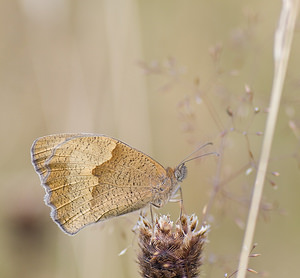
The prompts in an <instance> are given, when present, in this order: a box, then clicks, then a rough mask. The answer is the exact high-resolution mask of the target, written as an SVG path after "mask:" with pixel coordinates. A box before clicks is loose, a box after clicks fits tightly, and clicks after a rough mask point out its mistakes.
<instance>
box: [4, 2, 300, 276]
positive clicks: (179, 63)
mask: <svg viewBox="0 0 300 278" xmlns="http://www.w3.org/2000/svg"><path fill="white" fill-rule="evenodd" d="M280 9H281V1H272V4H271V5H270V1H261V0H260V1H258V0H252V1H238V0H228V1H216V0H212V1H203V0H200V1H199V0H197V1H188V2H187V1H177V0H173V1H158V0H152V1H130V0H123V1H118V0H115V1H109V0H107V1H102V0H99V1H91V0H86V1H77V0H73V1H67V0H51V1H50V0H19V1H17V0H15V1H5V0H0V21H1V23H0V59H1V62H0V71H1V73H0V108H1V109H0V123H1V137H0V140H1V144H0V147H1V160H0V162H1V168H0V171H1V185H0V204H1V205H0V206H1V209H0V276H1V277H8V278H12V277H24V278H26V277H31V278H34V277H39V278H47V277H58V278H59V277H90V278H92V277H124V278H125V277H140V276H139V274H138V266H137V264H136V254H137V252H138V247H137V236H136V235H135V234H134V233H133V232H132V228H133V227H134V225H135V224H136V221H137V219H138V215H139V213H133V214H130V215H126V216H122V217H119V218H115V219H112V220H110V221H106V222H104V223H100V224H97V225H93V226H89V227H87V228H85V229H84V230H82V231H81V232H80V233H79V234H77V235H76V236H72V237H71V236H67V235H66V234H64V233H63V232H62V231H61V230H60V229H59V228H58V227H57V225H56V224H54V223H53V222H52V220H51V218H50V216H49V213H50V208H49V207H47V206H45V204H44V201H43V197H44V189H43V188H42V187H41V186H40V180H39V178H38V176H37V174H36V173H35V171H34V169H33V167H32V165H31V161H30V147H31V144H32V142H33V141H34V140H35V139H36V138H37V137H40V136H43V135H47V134H53V133H60V132H90V133H98V134H106V135H109V136H113V137H116V138H119V139H121V140H123V141H124V142H126V143H128V144H129V145H131V146H134V147H135V148H137V149H140V150H142V151H143V152H145V153H147V154H149V155H150V156H152V157H153V158H155V159H156V160H157V161H159V162H160V163H161V164H163V165H165V166H172V167H173V166H176V165H177V164H178V163H179V162H180V161H181V160H183V159H184V158H185V157H186V156H187V155H188V154H190V153H191V152H192V151H193V150H194V149H195V148H197V147H199V146H200V145H201V144H203V143H206V142H209V141H210V142H213V143H214V145H213V146H210V147H207V149H206V150H203V152H209V151H217V152H219V153H220V154H221V156H220V157H219V158H216V157H214V156H210V157H204V158H201V159H198V160H197V161H193V162H190V163H189V164H188V170H189V175H188V178H187V179H186V180H185V181H184V183H183V185H182V189H183V197H184V205H185V210H186V212H187V214H192V213H196V214H197V215H198V217H199V221H200V222H201V220H202V219H203V212H202V211H203V208H204V206H205V205H207V208H208V211H207V214H206V215H205V216H206V219H207V221H208V223H209V224H210V225H211V232H210V234H209V243H208V244H207V246H206V248H205V254H204V265H203V268H202V275H203V277H204V276H205V277H223V276H224V274H225V273H228V274H230V273H232V272H234V271H235V270H236V268H237V265H238V257H239V253H240V250H241V244H242V240H243V235H244V228H245V222H246V219H247V212H248V207H249V201H250V197H251V192H252V188H253V182H254V179H255V175H256V170H255V169H256V166H257V162H258V160H259V154H260V151H261V143H262V139H263V136H261V135H262V134H263V132H264V126H265V121H266V117H267V108H268V103H269V95H270V90H271V86H272V77H273V37H274V32H275V30H276V27H277V22H278V17H279V14H280ZM299 27H300V25H299V20H298V24H297V29H296V33H295V38H294V43H293V49H292V52H291V58H290V64H289V68H288V73H287V80H286V83H285V88H284V95H283V100H282V106H281V110H280V114H279V118H278V124H277V129H276V134H275V138H274V145H273V148H272V156H271V160H270V165H269V172H268V175H267V180H266V184H265V190H264V197H263V202H262V205H261V212H260V216H259V219H258V222H257V228H256V234H255V242H256V243H257V244H258V246H257V247H256V248H255V250H254V251H253V253H260V254H262V255H261V256H260V257H257V258H251V259H250V264H249V267H250V268H252V269H255V270H256V271H258V272H259V275H260V276H259V277H296V276H298V273H299V267H298V263H299V261H300V252H299V250H300V240H299V234H300V217H299V212H300V202H299V194H300V189H299V180H300V179H299V178H300V174H299V165H300V163H299V162H300V159H299V157H300V156H299V155H300V153H299V142H300V141H299V139H300V130H299V128H300V114H299V111H300V110H299V100H300V99H299V93H298V92H299V87H300V76H299V64H300V63H299V62H300V60H299V54H300V53H299V51H300V47H299V44H300V41H299V39H300V38H299ZM279 174H280V175H279ZM157 213H159V214H161V213H170V214H171V218H172V219H173V220H174V221H176V219H177V218H178V215H179V207H178V204H176V203H171V204H168V205H167V206H166V207H164V208H163V209H161V210H158V211H157ZM125 248H127V252H126V253H125V254H124V255H122V256H118V254H119V253H120V252H121V251H122V250H124V249H125ZM252 275H254V274H249V277H250V276H252ZM253 277H254V276H253Z"/></svg>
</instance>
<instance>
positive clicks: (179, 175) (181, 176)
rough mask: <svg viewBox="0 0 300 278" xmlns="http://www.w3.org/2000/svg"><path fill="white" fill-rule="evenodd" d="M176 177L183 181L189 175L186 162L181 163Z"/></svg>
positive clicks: (176, 171)
mask: <svg viewBox="0 0 300 278" xmlns="http://www.w3.org/2000/svg"><path fill="white" fill-rule="evenodd" d="M174 175H175V178H176V180H177V181H179V182H181V181H183V180H184V179H185V177H186V175H187V168H186V166H185V164H184V163H183V164H180V165H179V166H178V167H177V168H176V170H175V173H174Z"/></svg>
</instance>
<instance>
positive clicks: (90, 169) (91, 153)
mask: <svg viewBox="0 0 300 278" xmlns="http://www.w3.org/2000/svg"><path fill="white" fill-rule="evenodd" d="M31 158H32V163H33V166H34V168H35V171H36V172H37V173H38V175H39V177H40V180H41V183H42V185H43V186H44V188H45V191H46V195H45V203H46V204H47V205H48V206H50V207H51V217H52V219H53V220H54V221H55V222H56V223H57V224H58V226H59V227H60V228H61V229H62V230H63V231H64V232H66V233H67V234H70V235H73V234H76V233H77V232H78V231H80V230H81V229H82V228H84V227H85V226H87V225H89V224H92V223H96V222H99V221H102V220H105V219H109V218H112V217H115V216H119V215H123V214H126V213H129V212H133V211H136V210H139V209H141V208H144V207H145V206H147V205H149V204H150V205H153V206H155V207H162V206H163V205H165V204H166V203H167V202H168V201H169V200H170V198H172V197H173V196H174V194H175V193H176V192H177V191H178V190H179V189H180V185H179V183H180V182H182V181H183V179H184V178H185V177H186V175H187V168H186V165H185V162H187V161H189V160H185V161H183V162H181V163H180V164H179V165H178V166H177V167H175V168H170V167H167V168H165V167H163V166H162V165H161V164H160V163H158V162H157V161H155V160H154V159H152V158H151V157H150V156H148V155H146V154H144V153H143V152H141V151H139V150H137V149H135V148H132V147H130V146H129V145H127V144H125V143H123V142H121V141H120V140H117V139H114V138H112V137H108V136H105V135H96V134H83V133H79V134H75V133H74V134H55V135H49V136H44V137H40V138H38V139H36V140H35V141H34V143H33V145H32V148H31ZM190 160H191V159H190Z"/></svg>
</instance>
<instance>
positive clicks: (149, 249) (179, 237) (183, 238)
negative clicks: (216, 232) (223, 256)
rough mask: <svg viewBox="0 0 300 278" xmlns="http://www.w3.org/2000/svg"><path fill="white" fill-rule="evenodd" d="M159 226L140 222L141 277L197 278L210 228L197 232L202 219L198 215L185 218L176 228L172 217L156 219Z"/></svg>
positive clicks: (146, 221)
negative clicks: (199, 220) (199, 221)
mask: <svg viewBox="0 0 300 278" xmlns="http://www.w3.org/2000/svg"><path fill="white" fill-rule="evenodd" d="M154 222H155V225H154V227H152V224H151V223H150V222H149V221H148V220H147V219H146V218H145V217H144V216H141V218H140V220H139V222H138V225H137V226H138V231H139V246H140V248H141V251H140V254H139V255H138V263H139V265H140V269H141V274H142V276H143V277H147V278H158V277H166V278H168V277H178V278H179V277H180V278H183V277H186V278H192V277H197V276H198V274H199V267H200V266H201V264H202V261H201V258H202V256H201V254H202V249H203V245H204V243H205V241H206V236H207V232H208V228H209V227H208V226H204V227H202V228H201V229H200V230H198V231H196V228H197V224H198V219H197V216H195V215H194V214H193V215H191V216H186V215H183V216H182V217H181V219H180V220H178V221H177V224H176V225H175V228H174V225H173V222H172V221H171V220H170V217H169V216H165V215H163V216H161V217H160V218H159V219H157V218H156V219H155V221H154Z"/></svg>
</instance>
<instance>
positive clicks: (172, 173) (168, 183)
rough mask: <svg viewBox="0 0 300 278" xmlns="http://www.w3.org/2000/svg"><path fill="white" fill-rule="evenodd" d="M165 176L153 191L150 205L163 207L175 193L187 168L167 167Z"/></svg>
mask: <svg viewBox="0 0 300 278" xmlns="http://www.w3.org/2000/svg"><path fill="white" fill-rule="evenodd" d="M166 174H167V175H166V176H165V177H163V178H162V180H161V183H160V184H159V185H157V186H155V187H154V188H153V189H154V190H153V199H152V202H151V203H152V204H153V205H154V206H157V207H162V206H164V205H165V204H166V203H167V202H168V201H169V200H170V198H171V197H172V196H173V195H174V194H175V193H176V192H177V190H178V187H179V183H180V182H182V180H183V179H184V178H185V177H186V175H187V168H186V166H185V165H184V164H180V165H179V166H177V167H176V168H171V167H168V168H167V169H166Z"/></svg>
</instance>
